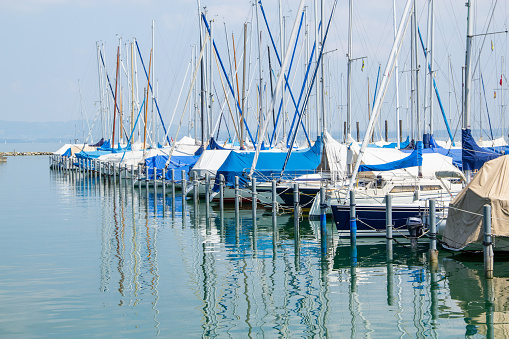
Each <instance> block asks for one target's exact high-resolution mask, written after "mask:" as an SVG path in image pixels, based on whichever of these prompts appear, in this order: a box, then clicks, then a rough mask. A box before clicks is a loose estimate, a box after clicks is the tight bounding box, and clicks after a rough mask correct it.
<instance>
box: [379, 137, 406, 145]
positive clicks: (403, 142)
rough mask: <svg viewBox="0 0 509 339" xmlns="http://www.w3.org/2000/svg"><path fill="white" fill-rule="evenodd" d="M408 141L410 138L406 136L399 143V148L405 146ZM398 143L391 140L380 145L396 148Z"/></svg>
mask: <svg viewBox="0 0 509 339" xmlns="http://www.w3.org/2000/svg"><path fill="white" fill-rule="evenodd" d="M409 143H410V138H409V137H408V136H407V137H406V140H405V141H402V142H400V143H399V148H405V147H407V146H408V144H409ZM397 147H398V143H397V142H391V143H390V144H388V145H385V146H382V148H397Z"/></svg>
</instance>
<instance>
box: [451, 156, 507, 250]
mask: <svg viewBox="0 0 509 339" xmlns="http://www.w3.org/2000/svg"><path fill="white" fill-rule="evenodd" d="M486 204H490V205H491V233H492V234H493V235H494V236H504V237H509V155H505V156H501V157H498V158H496V159H493V160H490V161H488V162H486V163H485V164H484V166H483V167H482V168H481V169H480V170H479V172H478V173H477V174H476V176H475V177H474V178H473V179H472V181H471V182H470V183H469V184H468V186H467V187H465V188H464V189H463V190H462V191H461V192H460V193H459V194H458V195H457V196H456V197H455V198H454V199H453V201H452V202H451V203H450V205H449V215H448V217H447V223H446V226H445V229H444V235H443V241H444V242H445V244H446V246H447V247H449V248H451V249H458V250H459V249H462V248H464V247H465V246H466V245H468V244H470V243H472V242H478V241H482V240H483V237H484V232H483V207H484V205H486Z"/></svg>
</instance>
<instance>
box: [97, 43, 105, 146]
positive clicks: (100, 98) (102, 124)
mask: <svg viewBox="0 0 509 339" xmlns="http://www.w3.org/2000/svg"><path fill="white" fill-rule="evenodd" d="M96 47H97V72H98V74H99V111H100V112H101V137H104V121H103V112H104V111H103V86H102V72H101V70H102V68H101V48H100V47H99V42H96Z"/></svg>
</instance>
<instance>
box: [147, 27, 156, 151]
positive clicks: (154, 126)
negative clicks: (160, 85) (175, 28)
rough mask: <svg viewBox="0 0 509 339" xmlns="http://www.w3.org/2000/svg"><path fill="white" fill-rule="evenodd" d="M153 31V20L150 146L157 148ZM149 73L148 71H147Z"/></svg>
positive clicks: (148, 88)
mask: <svg viewBox="0 0 509 339" xmlns="http://www.w3.org/2000/svg"><path fill="white" fill-rule="evenodd" d="M154 30H155V20H152V80H151V82H152V145H153V146H154V147H156V146H157V143H156V142H157V138H156V112H155V111H154V105H155V99H156V97H155V82H154V76H155V74H154V73H155V67H154V63H155V62H154V59H155V58H154V54H155V50H154ZM149 72H150V71H149ZM149 90H150V86H149V87H147V91H149Z"/></svg>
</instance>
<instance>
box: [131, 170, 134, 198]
mask: <svg viewBox="0 0 509 339" xmlns="http://www.w3.org/2000/svg"><path fill="white" fill-rule="evenodd" d="M131 189H132V191H133V193H134V165H133V164H131Z"/></svg>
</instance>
